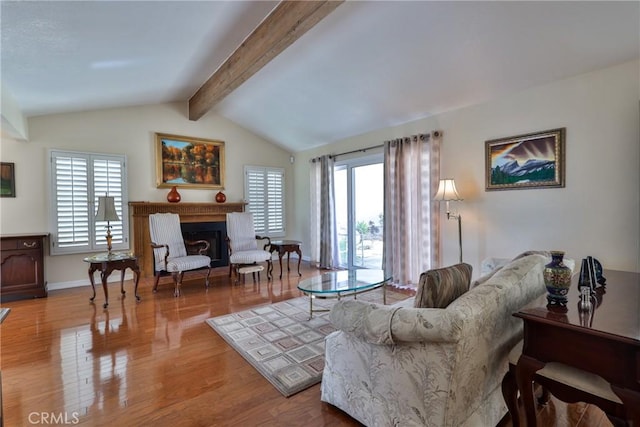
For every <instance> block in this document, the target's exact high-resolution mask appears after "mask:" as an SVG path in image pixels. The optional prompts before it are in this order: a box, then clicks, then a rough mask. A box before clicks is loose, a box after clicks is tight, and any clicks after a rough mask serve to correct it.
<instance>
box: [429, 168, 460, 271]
mask: <svg viewBox="0 0 640 427" xmlns="http://www.w3.org/2000/svg"><path fill="white" fill-rule="evenodd" d="M433 200H437V201H440V202H441V201H444V202H447V219H457V220H458V246H459V247H460V262H462V216H461V215H460V214H459V213H458V214H452V213H451V212H450V211H449V202H450V201H454V202H458V201H461V200H462V199H461V198H460V195H459V194H458V190H456V183H455V182H454V180H453V179H441V180H440V184H439V185H438V192H437V193H436V195H435V196H434V198H433Z"/></svg>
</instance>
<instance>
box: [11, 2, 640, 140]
mask: <svg viewBox="0 0 640 427" xmlns="http://www.w3.org/2000/svg"><path fill="white" fill-rule="evenodd" d="M276 5H277V2H267V1H79V2H78V1H29V2H27V1H18V2H14V1H4V0H3V1H2V4H1V15H0V20H1V22H0V23H1V33H2V34H1V35H2V39H1V43H2V44H1V45H0V48H1V50H0V55H1V57H0V59H1V71H2V75H1V78H2V87H3V89H4V90H7V91H8V92H9V93H11V95H12V96H13V98H14V100H15V101H16V103H17V105H18V106H19V108H20V109H21V111H22V112H23V113H24V114H25V115H26V116H27V117H31V116H37V115H44V114H53V113H63V112H74V111H83V110H90V109H100V108H113V107H122V106H132V105H144V104H155V103H163V102H172V101H188V100H189V99H190V98H192V97H193V95H194V94H195V93H196V91H197V90H198V89H199V88H200V87H201V86H202V85H203V84H204V83H205V82H206V81H207V79H209V77H210V76H211V75H212V74H213V73H214V72H215V71H216V70H217V69H218V68H219V67H220V66H221V64H223V63H224V61H225V60H226V59H227V58H228V57H229V56H230V55H231V54H232V53H233V52H234V51H235V50H236V49H237V48H238V47H239V46H240V45H241V44H242V43H243V41H245V39H246V38H247V36H249V34H251V32H252V31H253V30H254V29H255V28H256V27H257V26H258V25H259V24H260V23H261V22H262V21H263V20H264V19H265V17H266V16H267V15H269V13H270V12H271V11H272V10H273V9H274V8H275V7H276ZM638 57H640V3H639V2H635V1H630V2H610V1H604V2H577V1H569V2H549V1H544V2H527V1H515V2H494V1H490V2H483V1H473V2H458V1H455V2H454V1H450V2H449V1H445V2H437V1H414V2H399V1H373V2H369V1H346V2H345V3H343V4H341V5H340V6H339V7H337V8H336V9H335V10H334V11H332V12H331V13H329V15H328V16H327V17H325V18H324V19H322V20H321V21H320V22H319V23H318V24H317V25H315V26H314V27H313V28H311V29H310V30H309V31H308V32H306V33H305V34H304V35H302V36H301V37H300V38H299V39H297V40H296V41H295V42H294V43H293V44H291V45H290V46H289V47H287V48H286V49H285V50H284V51H283V52H282V53H280V54H279V55H277V56H276V57H275V59H273V60H271V61H270V62H268V63H267V64H266V65H265V66H264V67H263V68H261V69H260V70H259V71H258V72H257V73H255V74H254V75H253V76H251V77H250V78H249V79H248V80H246V81H245V82H244V83H242V84H241V85H240V86H239V87H238V88H237V89H235V90H234V91H232V92H231V93H230V94H229V95H227V96H226V97H224V98H222V100H221V101H219V102H217V103H216V104H215V105H213V107H212V108H211V110H210V111H211V112H213V113H215V114H219V115H221V116H224V117H226V118H228V119H230V120H232V121H234V122H236V123H238V124H240V125H241V126H243V127H245V128H247V129H249V130H251V131H253V132H254V133H256V134H258V135H260V136H262V137H263V138H265V139H267V140H269V141H272V142H273V143H275V144H277V145H280V146H282V147H284V148H286V149H288V150H290V151H292V152H297V151H301V150H306V149H309V148H312V147H316V146H319V145H322V144H327V143H331V142H334V141H336V140H339V139H342V138H345V137H349V136H353V135H357V134H361V133H364V132H368V131H371V130H375V129H379V128H383V127H388V126H393V125H397V124H401V123H405V122H408V121H411V120H415V119H418V118H422V117H428V116H430V115H434V114H438V113H442V112H445V111H450V110H454V109H457V108H461V107H465V106H469V105H474V104H478V103H482V102H486V101H489V100H491V99H495V98H497V97H501V96H505V95H507V94H509V93H512V92H515V91H520V90H523V89H526V88H528V87H532V86H535V85H539V84H544V83H547V82H551V81H554V80H558V79H563V78H567V77H570V76H574V75H577V74H581V73H585V72H589V71H593V70H596V69H600V68H604V67H608V66H612V65H615V64H618V63H622V62H626V61H630V60H633V59H637V58H638ZM211 112H209V113H207V114H205V115H204V116H203V117H202V118H200V119H199V120H207V115H208V114H211ZM185 119H186V118H185Z"/></svg>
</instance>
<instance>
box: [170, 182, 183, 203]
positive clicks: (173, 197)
mask: <svg viewBox="0 0 640 427" xmlns="http://www.w3.org/2000/svg"><path fill="white" fill-rule="evenodd" d="M180 199H181V197H180V193H178V189H177V188H176V186H175V185H174V186H173V187H171V191H169V194H167V201H168V202H169V203H178V202H179V201H180Z"/></svg>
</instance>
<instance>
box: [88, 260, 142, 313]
mask: <svg viewBox="0 0 640 427" xmlns="http://www.w3.org/2000/svg"><path fill="white" fill-rule="evenodd" d="M84 262H87V263H89V280H90V281H91V289H92V290H93V296H92V297H91V298H89V301H91V302H93V300H94V299H95V297H96V287H95V283H94V281H93V273H94V272H95V271H96V270H98V271H100V279H101V281H102V289H103V290H104V304H103V306H102V307H103V308H107V307H108V306H109V291H108V289H107V279H108V278H109V276H110V275H111V273H112V272H113V270H120V271H121V275H120V293H122V295H124V294H125V293H126V292H125V291H124V273H125V270H126V269H127V268H130V269H131V270H132V271H133V273H134V276H135V288H134V291H133V292H134V295H135V296H136V300H137V301H140V297H139V296H138V281H139V280H140V266H139V265H138V257H136V256H135V255H132V254H130V253H122V252H120V253H116V252H112V253H103V254H98V255H93V256H90V257H87V258H85V259H84Z"/></svg>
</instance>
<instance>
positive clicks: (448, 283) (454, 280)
mask: <svg viewBox="0 0 640 427" xmlns="http://www.w3.org/2000/svg"><path fill="white" fill-rule="evenodd" d="M472 270H473V267H471V265H469V264H466V263H460V264H456V265H452V266H450V267H445V268H438V269H433V270H428V271H426V272H424V273H422V274H421V275H420V283H419V284H418V290H417V293H416V297H415V300H414V307H416V308H446V307H447V306H448V305H449V304H451V303H452V302H453V301H454V300H455V299H456V298H458V297H459V296H460V295H462V294H464V293H465V292H467V291H468V290H469V283H470V282H471V272H472Z"/></svg>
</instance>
